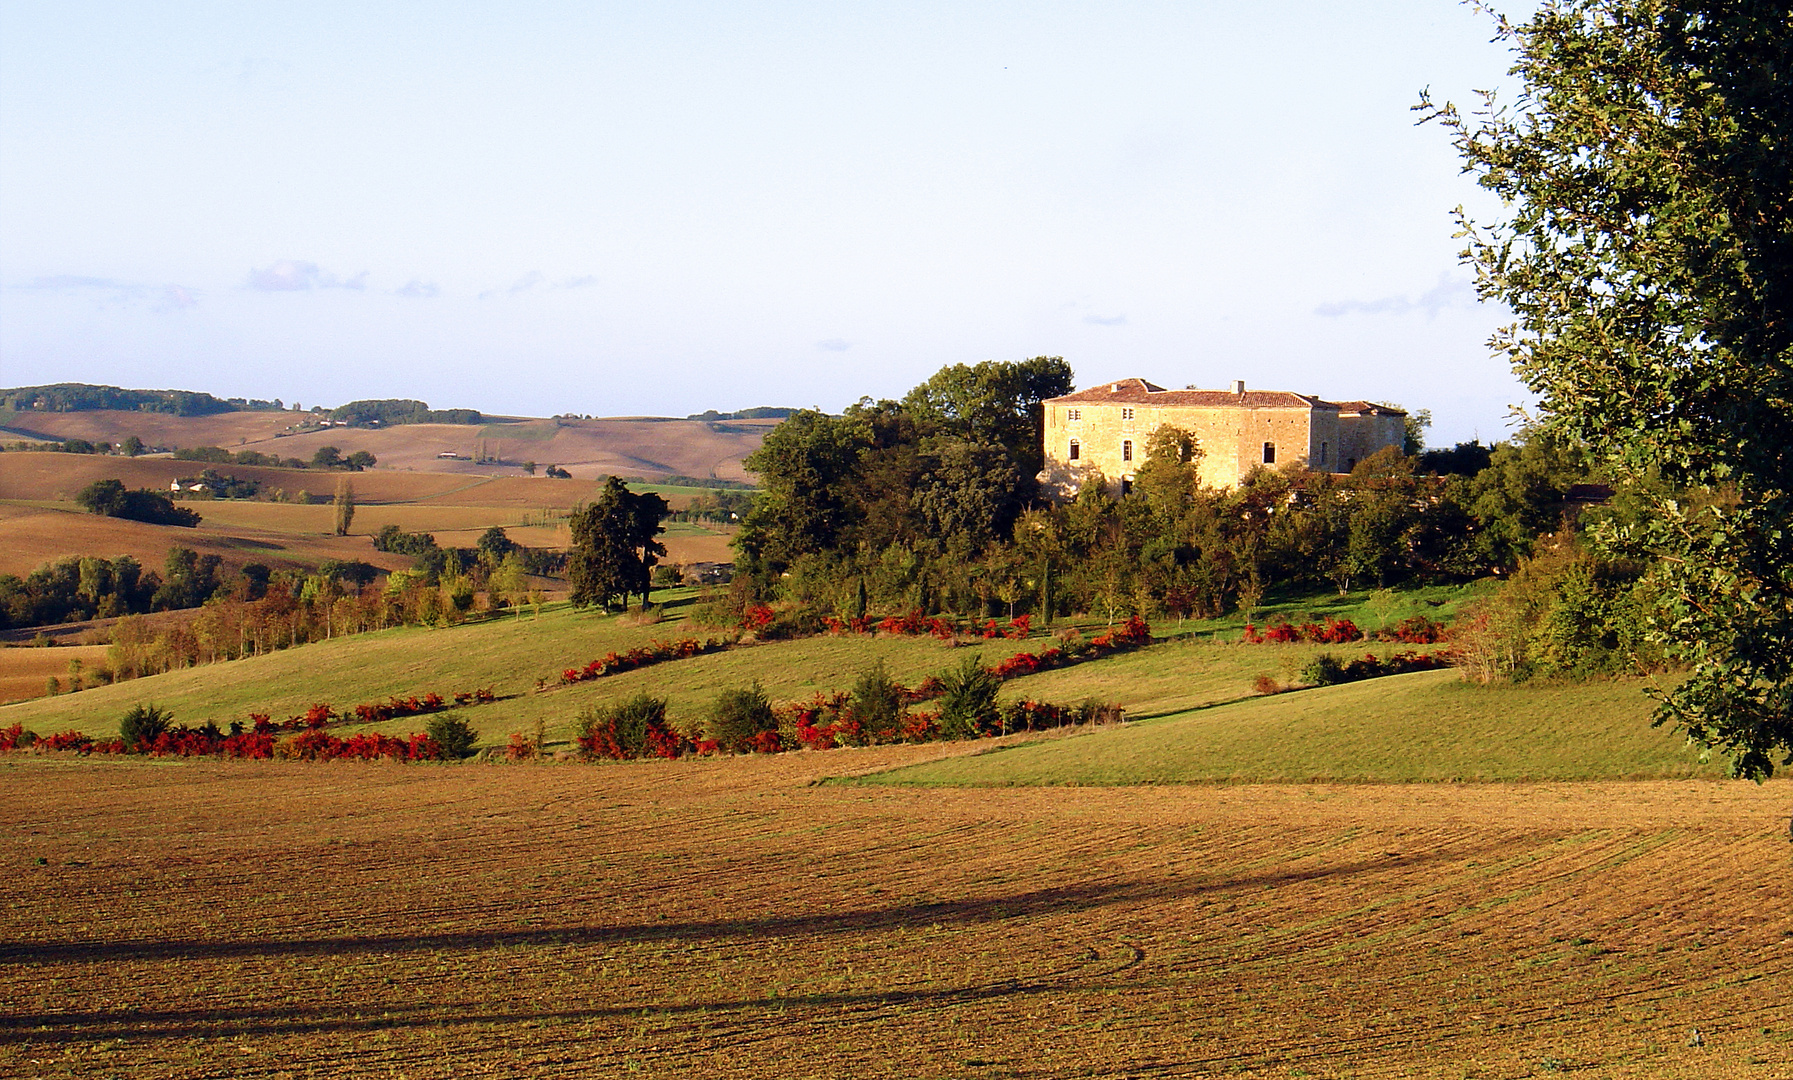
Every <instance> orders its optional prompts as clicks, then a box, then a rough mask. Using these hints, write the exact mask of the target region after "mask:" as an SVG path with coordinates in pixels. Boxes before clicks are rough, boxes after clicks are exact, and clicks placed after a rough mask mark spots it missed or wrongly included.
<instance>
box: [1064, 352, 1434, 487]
mask: <svg viewBox="0 0 1793 1080" xmlns="http://www.w3.org/2000/svg"><path fill="white" fill-rule="evenodd" d="M1179 399H1180V400H1179ZM1167 424H1168V425H1172V426H1175V427H1180V428H1183V429H1184V430H1186V431H1189V432H1190V433H1192V434H1193V435H1194V436H1195V438H1196V441H1197V443H1198V445H1200V447H1201V449H1202V459H1201V463H1200V466H1199V469H1200V473H1201V480H1202V483H1203V484H1205V485H1207V486H1209V487H1214V488H1227V487H1237V486H1238V485H1239V484H1240V483H1241V482H1242V481H1243V480H1244V479H1245V478H1246V477H1247V476H1250V475H1251V473H1252V471H1253V470H1255V469H1260V468H1264V467H1266V466H1268V467H1272V468H1281V467H1284V466H1289V465H1303V466H1306V467H1308V468H1312V469H1321V470H1325V471H1328V472H1349V471H1350V470H1351V469H1352V467H1353V466H1355V465H1356V464H1357V463H1358V462H1360V461H1362V460H1364V459H1365V458H1367V457H1369V456H1370V455H1371V454H1373V453H1375V452H1376V451H1378V450H1380V449H1382V448H1383V447H1387V446H1400V445H1401V443H1402V440H1403V438H1404V437H1405V434H1406V426H1405V417H1404V416H1402V415H1401V414H1400V413H1398V412H1391V411H1388V410H1387V409H1386V407H1385V406H1379V405H1375V404H1373V403H1371V402H1366V401H1352V402H1344V403H1336V402H1329V401H1323V400H1320V399H1318V398H1313V397H1304V396H1302V395H1299V394H1291V393H1285V392H1282V391H1253V392H1251V393H1249V394H1248V393H1247V392H1246V390H1245V385H1244V383H1235V384H1234V389H1232V390H1231V391H1224V392H1223V391H1205V390H1196V391H1165V390H1164V389H1163V388H1161V387H1157V386H1153V385H1152V384H1150V383H1147V382H1145V381H1144V380H1142V379H1123V380H1120V381H1118V382H1114V383H1108V384H1105V385H1101V386H1097V387H1093V388H1091V389H1088V390H1083V391H1079V392H1077V393H1075V394H1069V395H1066V396H1065V397H1062V398H1054V399H1052V400H1051V401H1049V402H1047V403H1045V447H1044V449H1045V459H1046V468H1045V470H1044V471H1043V472H1042V473H1041V474H1040V480H1041V482H1042V483H1043V484H1044V486H1045V489H1046V491H1047V492H1048V493H1049V494H1051V495H1054V496H1056V497H1059V498H1070V497H1072V496H1074V495H1076V493H1077V491H1078V489H1079V488H1081V487H1082V486H1083V484H1084V483H1085V482H1087V481H1088V480H1089V479H1090V478H1092V477H1094V476H1096V475H1100V476H1101V477H1102V478H1103V480H1104V481H1105V483H1106V486H1107V488H1108V490H1109V491H1110V492H1111V493H1112V494H1116V495H1119V494H1122V493H1123V492H1125V491H1126V490H1127V487H1128V485H1129V483H1130V481H1131V480H1132V479H1133V477H1134V475H1135V474H1136V473H1137V472H1138V471H1139V469H1140V468H1141V467H1142V466H1143V465H1144V464H1145V461H1146V449H1147V446H1148V445H1149V443H1150V441H1151V438H1152V434H1153V432H1155V431H1157V430H1158V428H1159V427H1161V426H1163V425H1167Z"/></svg>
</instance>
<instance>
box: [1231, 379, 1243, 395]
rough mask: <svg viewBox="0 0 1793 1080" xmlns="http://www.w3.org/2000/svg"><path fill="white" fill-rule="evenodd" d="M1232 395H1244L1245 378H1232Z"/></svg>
mask: <svg viewBox="0 0 1793 1080" xmlns="http://www.w3.org/2000/svg"><path fill="white" fill-rule="evenodd" d="M1233 396H1234V397H1244V396H1245V380H1244V379H1234V380H1233Z"/></svg>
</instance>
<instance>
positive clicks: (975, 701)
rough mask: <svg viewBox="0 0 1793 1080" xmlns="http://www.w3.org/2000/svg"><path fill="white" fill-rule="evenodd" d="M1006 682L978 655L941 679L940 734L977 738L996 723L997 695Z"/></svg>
mask: <svg viewBox="0 0 1793 1080" xmlns="http://www.w3.org/2000/svg"><path fill="white" fill-rule="evenodd" d="M1001 690H1002V683H1001V682H1000V681H999V680H998V679H997V678H996V676H995V675H993V674H991V673H990V669H988V668H986V667H984V665H983V663H982V660H981V658H980V657H978V656H977V655H976V654H972V655H969V656H967V657H965V659H964V660H963V661H961V662H960V664H959V666H958V667H956V668H952V669H951V670H949V671H947V672H946V673H945V674H943V675H941V676H940V735H941V737H942V738H946V739H971V738H976V737H977V734H978V732H979V730H980V729H982V728H983V727H985V726H986V725H989V724H992V723H994V722H995V720H996V718H997V714H998V710H997V707H996V695H997V694H998V693H999V692H1000V691H1001Z"/></svg>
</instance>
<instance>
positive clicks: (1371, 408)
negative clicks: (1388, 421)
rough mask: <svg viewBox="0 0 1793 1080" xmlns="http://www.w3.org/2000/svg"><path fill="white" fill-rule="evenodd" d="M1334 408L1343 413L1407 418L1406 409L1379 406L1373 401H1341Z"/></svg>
mask: <svg viewBox="0 0 1793 1080" xmlns="http://www.w3.org/2000/svg"><path fill="white" fill-rule="evenodd" d="M1333 404H1334V406H1335V407H1336V408H1337V409H1338V411H1339V412H1342V413H1370V414H1372V415H1379V416H1406V415H1407V410H1406V409H1397V408H1395V407H1394V406H1393V405H1378V404H1376V403H1375V402H1373V401H1339V402H1334V403H1333Z"/></svg>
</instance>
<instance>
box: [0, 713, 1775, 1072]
mask: <svg viewBox="0 0 1793 1080" xmlns="http://www.w3.org/2000/svg"><path fill="white" fill-rule="evenodd" d="M958 752H962V748H954V747H952V746H949V745H933V746H923V747H897V748H886V749H881V750H875V751H836V752H831V753H803V754H787V755H783V756H779V757H775V758H761V759H734V760H701V761H685V762H673V763H636V764H627V765H599V766H583V765H573V764H559V765H540V766H521V765H520V766H504V765H464V766H380V765H345V764H338V765H334V766H332V765H325V766H306V765H302V764H294V763H246V762H224V763H219V762H142V761H127V762H115V761H113V762H102V761H93V760H70V761H56V760H47V759H43V758H31V757H12V758H6V759H0V837H3V839H0V852H3V853H4V854H3V856H0V857H3V858H4V860H5V866H6V869H7V873H5V874H4V875H3V876H0V1073H3V1074H5V1075H9V1076H21V1077H36V1076H42V1077H61V1076H111V1075H116V1076H133V1077H200V1076H206V1077H211V1076H251V1077H314V1076H315V1077H324V1076H331V1077H336V1076H412V1077H417V1076H473V1075H504V1076H613V1075H627V1074H637V1075H643V1076H698V1077H707V1076H764V1077H843V1076H871V1077H884V1076H889V1077H905V1078H907V1077H918V1076H929V1077H1029V1078H1032V1077H1039V1078H1045V1077H1077V1076H1103V1077H1121V1076H1132V1077H1161V1076H1209V1075H1227V1076H1233V1075H1244V1076H1263V1077H1295V1076H1324V1077H1345V1076H1351V1077H1396V1076H1415V1077H1450V1078H1452V1080H1459V1078H1463V1077H1522V1076H1534V1075H1537V1076H1543V1075H1553V1074H1557V1073H1565V1072H1567V1073H1573V1074H1574V1075H1577V1076H1589V1077H1602V1078H1608V1077H1610V1078H1618V1077H1719V1078H1725V1077H1764V1078H1766V1077H1785V1076H1787V1075H1788V1063H1789V1062H1790V1061H1793V970H1790V969H1793V936H1790V935H1793V929H1790V925H1789V916H1788V912H1789V901H1790V900H1793V883H1790V881H1789V876H1788V874H1787V860H1788V848H1787V838H1786V826H1785V822H1786V818H1785V815H1786V813H1787V810H1788V805H1789V802H1790V800H1789V795H1793V784H1788V783H1786V782H1779V781H1777V782H1775V783H1771V784H1769V785H1766V786H1763V787H1756V786H1753V785H1748V784H1741V783H1723V782H1711V781H1679V782H1663V781H1652V782H1633V783H1598V784H1540V785H1493V784H1490V785H1469V786H1456V785H1354V786H1326V785H1311V786H1192V787H1146V788H1121V789H1115V788H1058V789H975V790H968V789H929V790H925V791H918V790H909V789H894V788H886V787H863V786H850V785H831V784H825V783H823V784H818V783H816V781H818V780H822V779H824V778H826V777H827V776H829V775H832V774H842V773H849V772H857V771H864V770H868V769H873V768H877V767H883V766H890V765H898V764H905V763H914V762H918V761H921V760H925V759H927V758H929V757H933V756H940V755H943V754H951V753H958ZM1695 1028H1697V1029H1698V1030H1699V1032H1700V1037H1699V1039H1698V1040H1693V1038H1692V1033H1693V1031H1694V1029H1695ZM1693 1041H1697V1042H1698V1043H1699V1044H1700V1045H1689V1043H1690V1042H1693Z"/></svg>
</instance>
